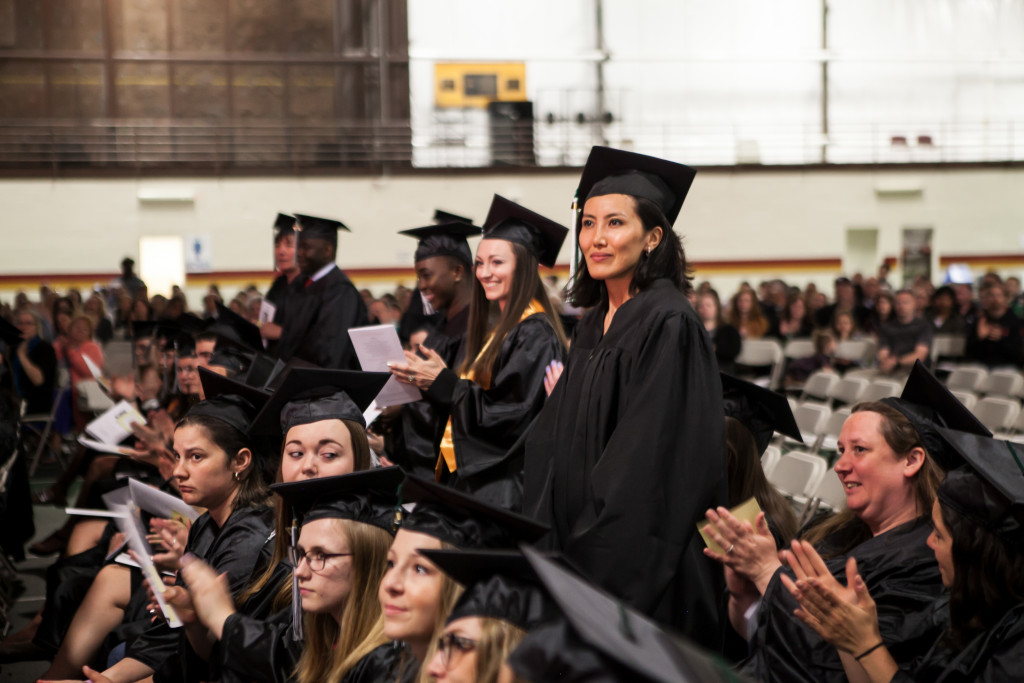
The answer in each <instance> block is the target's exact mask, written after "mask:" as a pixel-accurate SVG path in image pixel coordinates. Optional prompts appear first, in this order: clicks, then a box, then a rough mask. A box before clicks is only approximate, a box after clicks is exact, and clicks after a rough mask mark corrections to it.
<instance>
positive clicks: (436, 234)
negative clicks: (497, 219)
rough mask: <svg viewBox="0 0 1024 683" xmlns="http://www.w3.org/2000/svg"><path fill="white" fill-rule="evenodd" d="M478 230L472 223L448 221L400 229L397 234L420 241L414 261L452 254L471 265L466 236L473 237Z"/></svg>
mask: <svg viewBox="0 0 1024 683" xmlns="http://www.w3.org/2000/svg"><path fill="white" fill-rule="evenodd" d="M480 232H481V229H480V228H478V227H477V226H475V225H473V224H472V223H461V222H450V223H439V224H437V225H427V226H425V227H422V228H411V229H409V230H402V231H400V232H399V233H398V234H399V235H408V236H409V237H413V238H415V239H418V240H419V241H420V243H419V244H418V245H417V246H416V255H415V257H414V258H415V260H416V261H422V260H423V259H428V258H431V257H433V256H452V257H455V258H457V259H459V260H460V261H462V262H463V263H465V264H467V265H469V266H472V265H473V252H472V251H471V250H470V248H469V242H467V241H466V238H467V237H475V236H477V235H479V234H480Z"/></svg>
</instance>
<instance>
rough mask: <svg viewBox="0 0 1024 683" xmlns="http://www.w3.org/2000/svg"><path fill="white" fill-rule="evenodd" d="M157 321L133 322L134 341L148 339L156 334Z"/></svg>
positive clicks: (132, 333)
mask: <svg viewBox="0 0 1024 683" xmlns="http://www.w3.org/2000/svg"><path fill="white" fill-rule="evenodd" d="M156 327H157V323H156V321H155V320H133V321H132V322H131V335H132V340H133V341H137V340H139V339H148V338H150V337H152V336H153V335H154V334H155V333H156Z"/></svg>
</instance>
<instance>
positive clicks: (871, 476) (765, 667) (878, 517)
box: [705, 363, 988, 683]
mask: <svg viewBox="0 0 1024 683" xmlns="http://www.w3.org/2000/svg"><path fill="white" fill-rule="evenodd" d="M937 425H955V426H957V427H958V428H962V429H971V430H974V431H976V432H978V433H982V434H987V433H988V432H987V430H985V428H984V427H983V426H982V425H981V424H980V423H979V422H978V421H977V419H976V418H974V416H972V415H971V414H970V412H969V411H967V409H966V408H964V407H963V404H961V403H960V402H959V401H957V400H956V398H954V397H953V396H952V394H950V393H949V391H948V390H946V389H945V387H944V386H943V385H942V383H941V382H939V381H938V380H937V379H936V378H935V377H934V376H933V375H931V373H929V372H928V371H927V370H925V369H924V366H922V365H921V364H920V363H918V364H917V365H915V367H914V369H913V370H912V371H911V375H910V377H909V378H908V380H907V384H906V387H905V388H904V391H903V394H902V395H901V397H900V398H898V399H896V398H891V399H885V400H884V401H881V402H868V403H860V404H857V405H856V406H854V410H853V414H852V415H851V416H850V417H849V418H848V419H847V420H846V422H845V423H844V424H843V429H842V431H841V432H840V435H839V440H838V441H839V446H838V452H839V459H838V460H837V461H836V463H835V466H834V470H835V473H828V474H827V475H826V476H838V477H839V479H840V481H841V482H842V483H843V485H844V488H845V490H846V500H847V509H846V510H843V511H840V512H838V513H836V514H834V515H831V516H829V517H826V518H824V519H821V520H818V521H816V522H815V523H814V524H812V525H811V526H810V527H809V528H806V529H803V530H801V532H800V534H799V537H800V540H801V541H804V542H807V543H809V544H810V545H813V546H814V548H815V550H816V552H817V553H818V554H820V555H821V556H822V557H823V558H824V563H823V571H827V572H828V573H829V575H830V576H834V577H841V576H842V575H843V572H844V571H845V568H846V565H847V563H848V562H849V560H850V558H854V559H855V560H856V562H857V566H858V567H859V569H860V574H861V576H862V577H863V579H864V582H865V584H866V586H867V587H868V589H869V590H870V591H871V593H872V594H873V595H874V596H875V599H876V601H877V603H878V609H879V612H878V613H879V617H880V628H881V637H882V638H883V640H884V641H885V643H886V645H887V647H888V648H889V650H890V652H892V653H893V656H894V657H896V659H897V661H898V662H900V663H901V664H904V665H905V664H909V663H910V662H912V661H913V660H914V658H915V657H917V656H919V655H920V654H921V652H923V651H924V649H926V648H927V647H928V645H929V644H930V643H931V642H933V641H934V640H935V638H936V637H937V635H938V631H937V630H936V626H935V625H934V623H932V619H931V614H932V611H933V603H934V601H935V598H936V597H937V596H938V595H939V594H940V593H941V592H942V583H941V580H940V574H939V568H938V566H936V563H935V557H934V555H933V553H932V552H931V550H930V549H929V548H928V545H927V543H926V541H927V538H928V536H929V534H930V533H931V524H930V520H929V517H930V511H931V509H932V504H933V502H934V499H935V491H936V489H937V488H938V482H939V479H940V476H941V470H940V467H947V466H948V465H949V463H950V457H949V450H950V449H949V447H948V446H947V445H945V442H944V441H943V440H942V439H941V438H939V436H938V434H937V431H936V429H937ZM708 519H709V520H712V521H714V524H713V525H712V526H711V531H712V534H711V536H712V538H713V539H714V540H715V542H716V543H718V544H719V546H720V547H721V548H725V549H726V552H725V553H724V554H723V553H712V552H711V551H710V550H707V551H705V552H706V553H708V555H709V556H710V557H714V558H715V559H717V560H719V561H720V562H722V563H723V564H726V565H727V566H729V567H731V568H732V569H733V570H734V571H736V572H737V574H740V575H742V576H744V577H746V578H748V579H750V580H751V581H752V582H753V583H754V584H755V585H756V586H757V588H758V591H759V592H760V594H761V600H760V605H759V606H758V607H757V610H756V616H754V617H753V618H752V619H751V621H752V622H753V624H754V627H753V630H752V631H751V632H750V633H749V636H750V637H749V647H750V653H751V654H750V656H749V657H748V658H747V660H745V661H744V662H743V663H742V664H741V666H740V670H741V671H742V672H744V673H746V674H748V675H750V676H751V677H753V678H756V679H758V680H762V681H779V682H780V683H782V682H785V683H790V682H794V681H804V682H806V683H821V682H822V681H836V682H838V681H845V680H846V674H845V672H844V670H843V665H842V662H841V661H840V657H839V655H838V654H837V652H836V650H835V648H834V647H832V646H830V645H829V644H828V643H827V642H825V641H824V640H822V639H821V638H820V637H819V636H818V635H817V634H815V633H814V632H813V631H812V630H811V629H810V628H808V627H807V626H805V625H804V624H803V623H802V622H801V621H800V620H799V619H798V618H797V617H796V616H794V610H795V609H796V608H797V606H798V605H797V603H796V600H794V599H793V597H792V596H791V595H790V593H789V592H788V591H787V590H786V586H785V583H784V580H783V579H784V577H785V578H790V577H792V576H793V569H791V568H786V567H784V566H783V565H782V561H780V557H779V555H780V554H779V553H778V552H777V550H778V549H777V547H776V545H775V542H774V539H772V537H771V535H770V533H769V532H768V530H767V528H766V527H767V525H766V524H763V523H762V522H761V520H759V521H758V523H757V524H756V525H755V526H756V529H755V528H752V527H751V525H750V524H749V523H747V524H743V525H740V524H737V523H736V520H735V519H734V518H731V516H730V515H729V514H728V513H727V512H726V511H725V510H724V509H722V508H720V509H719V510H718V511H717V512H711V511H709V514H708ZM782 555H783V556H785V553H782ZM836 580H837V579H833V581H836ZM739 597H740V596H731V599H733V600H735V599H738V598H739Z"/></svg>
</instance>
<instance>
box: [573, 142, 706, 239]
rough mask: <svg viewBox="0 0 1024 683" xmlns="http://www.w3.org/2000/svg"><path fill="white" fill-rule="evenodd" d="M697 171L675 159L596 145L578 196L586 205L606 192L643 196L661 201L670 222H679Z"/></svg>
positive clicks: (584, 171) (663, 210) (660, 203)
mask: <svg viewBox="0 0 1024 683" xmlns="http://www.w3.org/2000/svg"><path fill="white" fill-rule="evenodd" d="M696 175H697V171H695V170H694V169H692V168H690V167H689V166H684V165H683V164H678V163H675V162H673V161H666V160H664V159H659V158H657V157H650V156H647V155H645V154H637V153H636V152H626V151H623V150H621V149H612V148H611V147H598V146H595V147H593V148H592V149H591V150H590V156H589V157H588V158H587V165H586V166H584V167H583V175H582V176H581V177H580V184H579V187H578V188H577V190H576V198H577V201H578V202H579V208H580V209H582V208H583V205H584V204H585V203H586V201H587V199H589V198H591V197H600V196H603V195H606V194H627V195H630V196H633V197H642V198H644V199H649V200H651V201H652V202H654V203H655V204H657V205H658V206H659V207H660V208H661V211H662V213H664V214H665V217H666V218H668V220H669V223H675V222H676V218H677V217H678V216H679V210H680V209H682V208H683V201H684V200H685V199H686V193H687V192H689V191H690V185H692V184H693V178H694V176H696ZM664 227H665V229H669V228H671V227H672V226H671V225H667V226H664Z"/></svg>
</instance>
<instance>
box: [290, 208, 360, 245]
mask: <svg viewBox="0 0 1024 683" xmlns="http://www.w3.org/2000/svg"><path fill="white" fill-rule="evenodd" d="M294 230H295V232H296V233H298V236H299V239H302V237H303V236H305V237H319V238H320V239H325V240H327V241H328V242H330V243H331V244H337V243H338V231H339V230H344V231H345V232H351V230H349V229H348V226H346V225H345V224H344V223H342V222H341V221H336V220H334V219H333V218H317V217H316V216H305V215H303V214H301V213H297V214H295V228H294Z"/></svg>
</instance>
